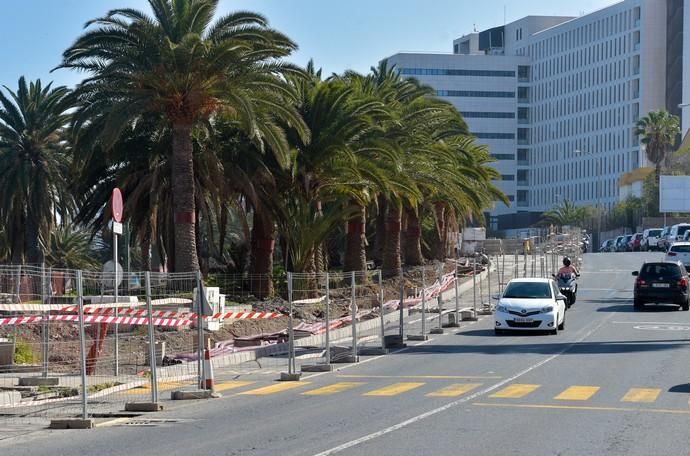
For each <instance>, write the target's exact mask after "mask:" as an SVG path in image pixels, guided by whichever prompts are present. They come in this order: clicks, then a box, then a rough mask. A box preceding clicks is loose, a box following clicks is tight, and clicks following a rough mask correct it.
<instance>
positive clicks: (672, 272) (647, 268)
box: [640, 263, 681, 279]
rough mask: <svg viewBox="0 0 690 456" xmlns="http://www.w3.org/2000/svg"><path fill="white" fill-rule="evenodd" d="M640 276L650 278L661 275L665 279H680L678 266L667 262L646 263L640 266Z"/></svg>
mask: <svg viewBox="0 0 690 456" xmlns="http://www.w3.org/2000/svg"><path fill="white" fill-rule="evenodd" d="M640 277H642V278H652V277H657V278H658V277H663V278H665V279H680V277H681V272H680V266H678V265H677V264H668V263H647V264H645V265H644V266H642V270H641V271H640Z"/></svg>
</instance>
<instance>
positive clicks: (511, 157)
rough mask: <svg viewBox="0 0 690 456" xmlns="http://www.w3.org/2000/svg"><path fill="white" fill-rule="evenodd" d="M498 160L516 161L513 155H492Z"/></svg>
mask: <svg viewBox="0 0 690 456" xmlns="http://www.w3.org/2000/svg"><path fill="white" fill-rule="evenodd" d="M491 156H492V157H493V158H495V159H496V160H515V155H513V154H491Z"/></svg>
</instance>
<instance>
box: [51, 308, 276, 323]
mask: <svg viewBox="0 0 690 456" xmlns="http://www.w3.org/2000/svg"><path fill="white" fill-rule="evenodd" d="M78 310H79V308H78V307H77V306H66V307H62V308H61V309H60V311H61V312H66V313H74V312H78ZM114 312H115V311H114V309H113V308H104V307H91V306H86V307H84V313H85V314H98V315H112V314H113V313H114ZM146 315H148V314H147V312H146V310H145V309H121V310H120V311H119V312H118V316H129V317H144V316H146ZM151 315H152V316H153V317H154V318H189V319H191V320H195V319H196V318H197V316H196V314H195V313H192V312H173V311H168V310H154V311H153V314H151ZM281 316H283V314H282V313H280V312H253V311H252V312H217V313H214V314H213V315H210V316H207V317H205V318H207V319H212V320H228V319H238V320H246V319H249V320H263V319H268V318H278V317H281Z"/></svg>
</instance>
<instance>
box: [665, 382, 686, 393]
mask: <svg viewBox="0 0 690 456" xmlns="http://www.w3.org/2000/svg"><path fill="white" fill-rule="evenodd" d="M668 392H669V393H683V394H688V393H690V383H683V384H681V385H676V386H672V387H671V388H669V389H668Z"/></svg>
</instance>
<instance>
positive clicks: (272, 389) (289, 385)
mask: <svg viewBox="0 0 690 456" xmlns="http://www.w3.org/2000/svg"><path fill="white" fill-rule="evenodd" d="M310 383H311V382H284V383H277V384H275V385H270V386H264V387H262V388H256V389H253V390H249V391H243V392H241V393H238V394H245V395H249V396H267V395H269V394H275V393H281V392H283V391H287V390H291V389H295V388H299V387H300V386H304V385H309V384H310Z"/></svg>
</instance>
